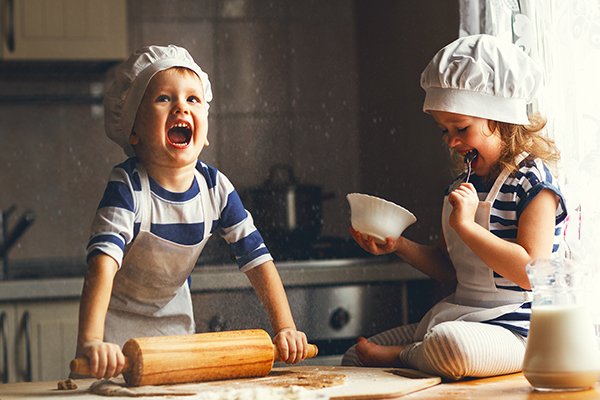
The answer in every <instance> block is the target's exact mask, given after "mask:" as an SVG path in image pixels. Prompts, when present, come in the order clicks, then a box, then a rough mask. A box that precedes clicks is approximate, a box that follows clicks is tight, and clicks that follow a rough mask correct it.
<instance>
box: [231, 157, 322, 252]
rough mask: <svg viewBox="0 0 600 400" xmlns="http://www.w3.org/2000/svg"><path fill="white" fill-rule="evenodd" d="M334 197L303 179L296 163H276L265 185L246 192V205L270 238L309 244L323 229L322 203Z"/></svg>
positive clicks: (257, 224)
mask: <svg viewBox="0 0 600 400" xmlns="http://www.w3.org/2000/svg"><path fill="white" fill-rule="evenodd" d="M332 197H333V193H331V194H323V192H322V189H321V187H320V186H317V185H309V184H302V183H299V182H298V180H297V179H296V176H295V175H294V172H293V170H292V167H291V166H289V165H285V164H276V165H274V166H273V167H271V169H270V170H269V176H268V178H267V180H266V181H265V182H264V184H263V185H262V186H258V187H254V188H250V189H248V190H246V191H245V192H242V199H243V201H244V205H245V207H246V208H247V209H248V210H249V211H250V213H251V214H252V216H253V218H254V221H255V224H256V226H257V228H258V230H259V231H260V232H261V233H262V234H263V236H265V239H266V240H267V242H271V243H273V242H275V241H278V242H279V243H281V242H287V243H292V244H296V245H297V244H308V243H312V242H314V241H315V240H316V239H317V238H318V237H319V235H320V233H321V224H322V218H321V204H322V201H323V200H326V199H329V198H332Z"/></svg>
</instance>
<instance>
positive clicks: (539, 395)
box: [402, 373, 600, 400]
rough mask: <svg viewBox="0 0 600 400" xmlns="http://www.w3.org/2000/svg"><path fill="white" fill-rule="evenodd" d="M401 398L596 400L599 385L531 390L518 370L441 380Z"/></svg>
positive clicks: (598, 397) (446, 399)
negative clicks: (442, 381) (574, 389)
mask: <svg viewBox="0 0 600 400" xmlns="http://www.w3.org/2000/svg"><path fill="white" fill-rule="evenodd" d="M402 399H406V400H409V399H428V400H435V399H444V400H452V399H457V400H458V399H461V400H465V399H510V400H525V399H527V400H534V399H535V400H542V399H543V400H557V399H566V400H569V399H581V400H591V399H599V400H600V385H599V384H596V387H595V388H594V389H591V390H584V391H576V392H538V391H536V390H533V388H532V387H531V385H530V384H529V382H527V379H525V377H524V376H523V374H522V373H518V374H512V375H502V376H495V377H492V378H485V379H473V380H465V381H461V382H453V383H443V384H441V385H437V386H434V387H431V388H428V389H425V390H421V391H419V392H415V393H411V394H408V395H405V396H403V397H402Z"/></svg>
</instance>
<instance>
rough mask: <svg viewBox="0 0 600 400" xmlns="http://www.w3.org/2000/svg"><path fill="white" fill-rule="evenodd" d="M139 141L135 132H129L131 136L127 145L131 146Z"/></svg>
mask: <svg viewBox="0 0 600 400" xmlns="http://www.w3.org/2000/svg"><path fill="white" fill-rule="evenodd" d="M139 141H140V138H139V137H138V135H136V133H135V131H131V135H129V144H130V145H132V146H133V145H136V144H138V143H139Z"/></svg>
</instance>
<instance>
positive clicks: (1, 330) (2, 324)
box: [0, 312, 8, 383]
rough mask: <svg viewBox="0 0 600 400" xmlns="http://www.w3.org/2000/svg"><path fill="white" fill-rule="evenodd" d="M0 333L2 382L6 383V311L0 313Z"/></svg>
mask: <svg viewBox="0 0 600 400" xmlns="http://www.w3.org/2000/svg"><path fill="white" fill-rule="evenodd" d="M0 335H1V336H2V365H3V368H2V383H8V339H7V338H6V313H5V312H2V314H0Z"/></svg>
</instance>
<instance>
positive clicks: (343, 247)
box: [199, 236, 373, 265]
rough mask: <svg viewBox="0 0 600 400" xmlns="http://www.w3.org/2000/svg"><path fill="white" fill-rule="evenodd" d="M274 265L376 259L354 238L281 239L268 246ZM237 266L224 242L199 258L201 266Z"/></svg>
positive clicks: (211, 243)
mask: <svg viewBox="0 0 600 400" xmlns="http://www.w3.org/2000/svg"><path fill="white" fill-rule="evenodd" d="M267 247H268V248H269V251H270V252H271V255H272V256H273V258H274V260H275V262H276V263H277V262H278V261H305V260H307V261H308V260H333V259H356V258H368V257H373V256H372V255H371V254H370V253H367V252H366V251H364V250H363V249H361V248H360V246H359V245H358V244H356V242H354V240H353V239H352V238H341V237H333V236H323V237H320V238H318V239H317V240H315V241H312V242H309V243H302V242H298V241H293V240H289V238H282V239H281V240H279V241H271V242H270V243H269V242H267ZM232 262H235V260H234V258H233V256H232V254H231V250H230V249H229V248H228V247H227V244H226V243H225V242H224V241H223V240H209V242H208V243H207V245H206V248H205V250H204V251H203V252H202V255H201V256H200V260H199V264H201V265H215V264H216V265H218V264H231V263H232Z"/></svg>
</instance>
